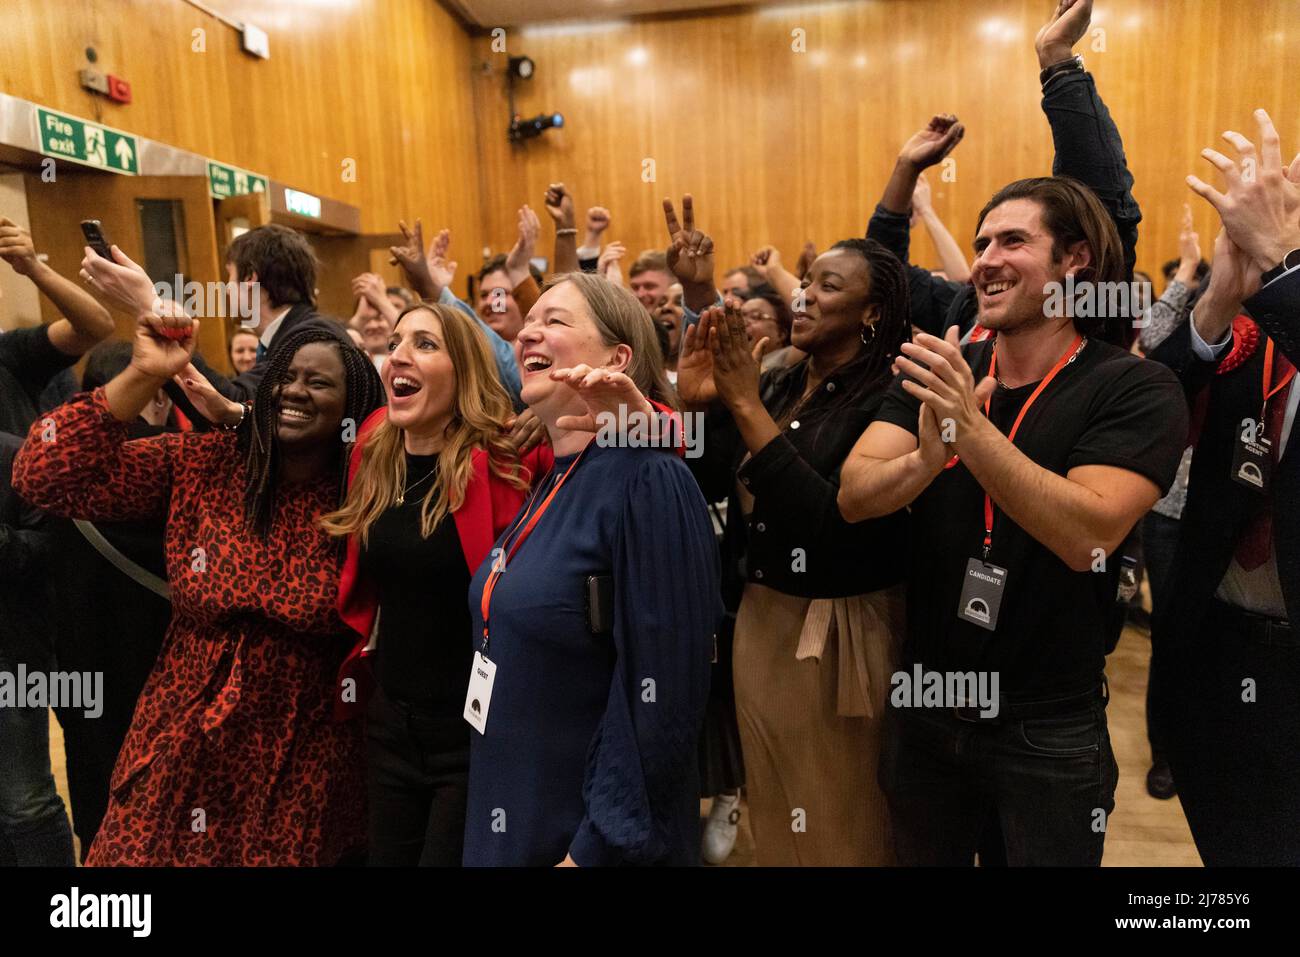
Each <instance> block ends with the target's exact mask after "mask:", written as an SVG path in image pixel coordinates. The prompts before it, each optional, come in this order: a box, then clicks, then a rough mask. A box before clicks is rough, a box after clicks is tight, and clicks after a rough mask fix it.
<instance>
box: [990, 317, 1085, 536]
mask: <svg viewBox="0 0 1300 957" xmlns="http://www.w3.org/2000/svg"><path fill="white" fill-rule="evenodd" d="M1082 344H1083V336H1081V335H1080V336H1075V337H1074V341H1073V342H1072V343H1070V346H1069V348H1067V349H1066V350H1065V352H1064V353H1062V354H1061V358H1059V359H1057V360H1056V365H1054V366H1052V371H1051V372H1049V373H1047V377H1046V378H1044V379H1043V381H1042V382H1040V383H1038V388H1037V389H1035V390H1034V391H1033V394H1032V395H1030V397H1029V400H1028V401H1027V402H1026V403H1025V404H1024V405H1022V406H1021V407H1020V414H1019V415H1017V416H1016V421H1015V424H1014V425H1012V426H1011V431H1010V432H1008V433H1007V440H1008V441H1009V442H1012V443H1014V442H1015V441H1016V433H1017V432H1019V431H1020V423H1021V422H1023V421H1024V420H1025V413H1026V412H1028V411H1029V407H1030V406H1031V405H1033V404H1034V401H1035V400H1036V399H1037V398H1038V397H1039V396H1040V395H1042V394H1043V390H1044V389H1046V388H1047V387H1048V386H1049V385H1051V384H1052V380H1053V379H1055V378H1056V374H1057V373H1058V372H1060V371H1061V370H1062V369H1064V368H1065V367H1066V366H1067V365H1069V364H1070V362H1071V361H1072V360H1073V359H1074V357H1075V356H1076V355H1078V352H1079V347H1080V346H1081V345H1082ZM988 374H989V375H991V376H993V377H994V378H996V377H997V374H998V347H997V346H996V345H994V347H993V358H992V359H991V360H989V373H988ZM992 404H993V396H992V395H990V396H989V397H988V398H987V399H985V400H984V415H985V417H987V416H988V414H989V407H990V406H991V405H992ZM992 546H993V499H992V498H991V497H990V496H989V493H988V492H985V493H984V558H985V559H986V560H987V559H988V557H989V549H990V548H991V547H992Z"/></svg>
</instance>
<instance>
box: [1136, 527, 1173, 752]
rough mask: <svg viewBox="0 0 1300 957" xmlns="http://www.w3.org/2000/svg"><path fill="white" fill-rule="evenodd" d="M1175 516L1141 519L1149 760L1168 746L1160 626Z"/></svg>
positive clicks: (1164, 648) (1164, 651) (1165, 643)
mask: <svg viewBox="0 0 1300 957" xmlns="http://www.w3.org/2000/svg"><path fill="white" fill-rule="evenodd" d="M1181 527H1182V526H1181V525H1180V523H1179V521H1178V519H1176V518H1169V517H1168V516H1167V515H1161V514H1160V513H1159V512H1148V513H1147V517H1146V518H1144V519H1143V520H1142V543H1143V546H1144V547H1145V549H1146V559H1147V582H1148V584H1149V585H1150V586H1151V667H1150V670H1149V672H1148V676H1147V740H1148V741H1149V742H1150V743H1151V761H1152V763H1156V762H1158V761H1162V760H1165V759H1166V752H1167V751H1168V748H1167V746H1166V744H1165V739H1166V737H1167V736H1168V732H1167V731H1166V730H1165V729H1166V727H1167V726H1168V720H1169V719H1168V714H1167V712H1168V689H1167V687H1166V678H1165V673H1166V670H1167V668H1166V666H1165V662H1164V660H1163V656H1165V655H1168V654H1170V650H1169V648H1168V644H1169V643H1168V641H1167V640H1166V638H1165V634H1164V629H1163V628H1162V627H1161V625H1162V622H1163V613H1164V610H1165V604H1166V603H1167V602H1168V601H1169V600H1170V599H1171V598H1172V597H1173V596H1172V595H1171V594H1170V593H1169V589H1170V585H1171V582H1170V580H1169V574H1170V572H1172V571H1173V565H1174V550H1175V549H1177V547H1178V530H1179V529H1180V528H1181Z"/></svg>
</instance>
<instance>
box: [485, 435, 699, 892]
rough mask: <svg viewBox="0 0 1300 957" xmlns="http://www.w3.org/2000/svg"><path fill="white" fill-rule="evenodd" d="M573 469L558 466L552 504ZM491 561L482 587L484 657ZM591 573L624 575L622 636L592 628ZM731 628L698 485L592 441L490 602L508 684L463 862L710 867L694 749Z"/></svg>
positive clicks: (658, 460) (497, 691)
mask: <svg viewBox="0 0 1300 957" xmlns="http://www.w3.org/2000/svg"><path fill="white" fill-rule="evenodd" d="M575 458H576V456H572V455H571V456H564V457H561V458H558V459H557V460H556V463H555V468H554V470H553V471H552V473H551V475H550V476H549V477H548V478H547V479H545V480H543V481H542V482H541V483H540V484H539V486H538V490H537V495H539V496H543V497H544V496H545V495H546V494H547V493H548V492H549V491H550V489H551V488H552V487H553V486H554V483H555V482H556V481H557V480H558V478H559V476H560V475H561V474H563V472H564V470H565V469H566V468H568V466H569V465H570V463H572V462H573V461H574V459H575ZM525 507H527V506H526V505H525ZM511 527H513V523H512V526H511ZM508 534H509V529H507V532H506V534H505V535H503V536H502V539H503V540H504V539H505V537H506V535H508ZM503 540H499V541H498V542H497V546H498V547H501V546H502V545H503ZM492 561H493V557H492V555H491V554H490V555H489V557H488V558H487V559H486V560H485V561H484V562H483V564H482V565H481V566H480V567H479V569H478V571H477V573H476V574H475V576H474V580H473V582H472V583H471V584H470V589H469V601H470V613H471V615H472V616H473V619H474V631H473V635H474V648H475V650H479V649H481V648H482V645H483V641H482V633H483V620H482V614H481V600H482V594H483V586H484V581H485V580H486V578H487V575H488V572H489V570H490V568H491V564H492ZM592 575H612V576H613V580H614V601H613V606H614V615H613V621H614V629H613V635H612V636H611V635H609V634H605V635H593V634H592V633H591V630H590V628H589V625H588V619H587V608H586V591H587V578H588V576H592ZM721 614H722V604H721V600H720V597H719V580H718V559H717V548H716V547H715V545H714V541H713V527H712V524H711V522H710V520H709V516H708V509H707V506H706V505H705V502H704V498H703V497H702V496H701V494H700V491H699V488H698V486H697V485H696V483H695V479H694V478H692V476H691V473H690V470H689V469H687V468H686V466H685V464H683V463H682V462H681V460H679V459H678V458H677V457H676V456H674V455H671V454H668V453H665V452H661V451H654V450H641V449H621V448H603V447H600V446H597V445H596V444H595V443H594V442H593V443H592V444H591V445H590V446H588V448H587V451H586V453H585V455H584V456H583V458H582V460H581V461H580V462H578V465H577V467H576V468H575V469H574V471H573V474H572V475H570V476H569V478H568V480H567V481H566V482H565V484H564V487H563V488H561V489H560V491H559V493H558V494H557V495H556V497H555V500H554V501H553V502H552V503H551V506H550V508H549V509H548V510H547V511H546V513H545V515H544V516H543V518H542V519H541V520H540V521H539V522H538V523H537V526H536V528H535V529H534V530H533V532H532V534H531V535H530V536H529V537H528V538H527V540H526V541H525V542H524V544H523V545H522V546H520V548H519V550H518V551H517V552H516V553H515V555H514V557H513V558H511V559H510V560H509V562H508V564H507V565H506V568H505V571H504V573H503V574H502V575H501V576H500V579H499V580H498V581H497V584H496V587H495V590H494V591H493V594H492V605H491V621H490V624H491V636H490V645H489V648H488V657H489V659H490V660H491V661H492V662H493V663H494V664H495V665H496V669H497V670H496V678H495V683H494V685H493V689H492V698H491V703H490V705H489V708H488V716H487V729H486V733H485V734H482V735H480V734H479V733H478V732H477V731H472V732H471V738H472V742H473V743H472V750H471V753H470V777H469V806H468V812H467V815H466V821H465V864H466V865H467V866H482V865H525V866H551V865H555V864H558V863H560V861H562V860H563V859H564V856H565V855H566V854H569V855H571V856H572V857H573V859H574V861H575V862H577V863H578V864H579V865H580V866H584V867H586V866H595V865H612V864H624V863H630V864H651V863H662V864H691V863H695V862H697V861H698V858H699V787H698V777H699V771H698V761H697V757H696V750H697V744H698V739H699V731H700V724H701V721H702V718H703V714H704V707H705V702H706V700H707V698H708V692H709V662H710V659H711V657H712V654H713V636H714V632H715V630H716V627H717V624H718V621H719V619H720V617H721Z"/></svg>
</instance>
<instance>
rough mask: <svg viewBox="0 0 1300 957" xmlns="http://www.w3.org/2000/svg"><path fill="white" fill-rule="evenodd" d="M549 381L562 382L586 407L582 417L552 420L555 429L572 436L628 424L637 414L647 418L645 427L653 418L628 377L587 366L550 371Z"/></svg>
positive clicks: (651, 411) (646, 401)
mask: <svg viewBox="0 0 1300 957" xmlns="http://www.w3.org/2000/svg"><path fill="white" fill-rule="evenodd" d="M549 375H550V377H551V378H552V379H554V380H555V381H557V382H562V383H564V384H565V385H567V386H568V387H569V388H570V389H572V390H573V391H575V392H577V393H578V395H579V396H581V398H582V401H583V402H585V403H586V405H587V411H586V413H584V414H583V415H562V416H560V417H559V418H558V419H556V420H555V424H556V426H557V427H558V428H561V429H568V430H570V431H574V432H598V431H600V429H601V426H602V425H604V423H605V422H606V421H611V420H612V421H614V422H618V421H619V420H620V411H621V419H622V421H624V422H626V421H629V419H628V416H629V415H630V414H632V413H636V414H638V415H640V416H647V417H648V418H647V419H646V421H647V423H648V422H650V421H653V419H654V417H655V410H654V406H652V405H651V404H650V402H649V400H648V399H646V397H645V396H644V395H642V394H641V390H640V389H638V388H637V387H636V383H635V382H633V381H632V379H631V377H629V376H628V375H626V374H625V373H622V372H615V371H613V370H611V369H593V368H592V367H591V366H589V365H586V364H581V365H576V366H574V367H573V368H571V369H552V370H551V371H550V373H549Z"/></svg>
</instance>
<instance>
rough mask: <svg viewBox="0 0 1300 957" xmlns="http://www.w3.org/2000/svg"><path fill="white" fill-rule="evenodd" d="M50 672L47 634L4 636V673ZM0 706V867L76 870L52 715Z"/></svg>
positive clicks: (0, 647)
mask: <svg viewBox="0 0 1300 957" xmlns="http://www.w3.org/2000/svg"><path fill="white" fill-rule="evenodd" d="M20 663H22V664H24V665H26V666H27V668H28V669H29V670H30V671H43V672H48V671H50V669H51V668H52V667H53V666H54V655H53V653H52V652H51V649H50V643H49V637H48V636H47V635H37V634H23V635H16V634H14V633H13V632H12V631H10V632H8V633H6V634H0V671H3V672H6V673H7V674H8V675H9V676H10V677H8V678H7V679H6V680H9V681H14V682H16V681H17V677H16V675H17V671H18V665H19V664H20ZM26 690H27V689H26V688H25V687H23V688H20V689H19V691H18V693H19V695H20V696H22V698H21V701H20V703H21V704H22V705H23V706H22V707H17V706H15V707H9V706H7V705H6V706H3V707H0V866H7V867H13V866H15V865H17V866H19V867H73V866H74V865H75V864H76V858H75V857H74V856H73V853H72V829H71V828H70V827H69V825H68V815H67V813H66V812H65V811H64V808H63V799H62V798H60V797H59V792H58V790H57V789H56V788H55V785H54V774H53V772H52V771H51V769H50V712H49V709H47V708H28V707H26Z"/></svg>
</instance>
